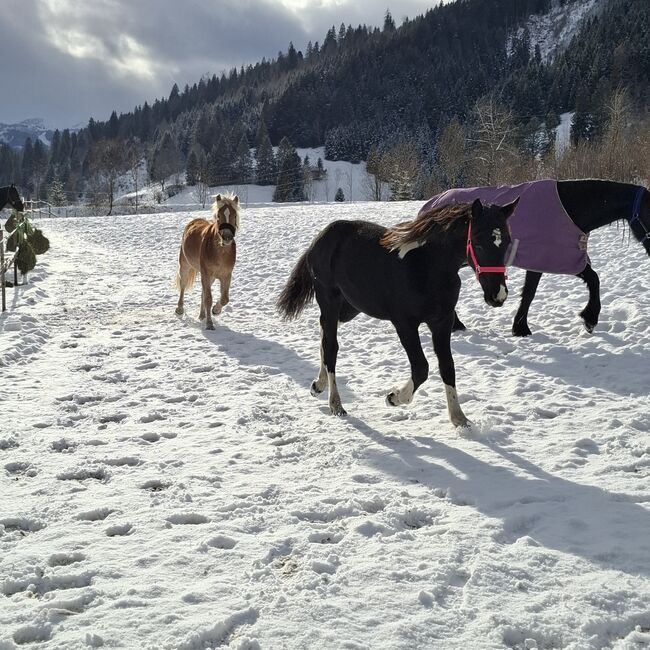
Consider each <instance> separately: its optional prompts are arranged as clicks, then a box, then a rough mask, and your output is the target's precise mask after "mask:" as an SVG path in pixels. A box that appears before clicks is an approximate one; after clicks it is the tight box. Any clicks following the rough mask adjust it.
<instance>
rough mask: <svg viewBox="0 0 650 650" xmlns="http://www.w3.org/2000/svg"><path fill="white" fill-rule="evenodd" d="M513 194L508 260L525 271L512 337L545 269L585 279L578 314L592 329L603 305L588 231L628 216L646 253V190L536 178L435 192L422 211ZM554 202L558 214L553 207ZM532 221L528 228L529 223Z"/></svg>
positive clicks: (649, 231)
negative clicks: (512, 249) (513, 243)
mask: <svg viewBox="0 0 650 650" xmlns="http://www.w3.org/2000/svg"><path fill="white" fill-rule="evenodd" d="M523 187H525V188H526V189H525V191H524V190H522V188H523ZM511 195H515V196H519V197H521V200H520V203H519V206H518V208H517V211H516V212H515V213H514V214H513V217H512V219H511V220H510V222H509V224H510V228H511V231H512V238H513V240H518V241H517V243H518V244H519V248H518V251H517V253H516V256H515V257H514V261H513V262H512V263H513V265H514V266H517V267H519V268H522V269H525V270H526V280H525V282H524V287H523V290H522V294H521V302H520V304H519V309H518V310H517V314H516V315H515V318H514V322H513V324H512V333H513V334H514V335H515V336H529V335H530V333H531V331H530V328H529V326H528V310H529V308H530V304H531V303H532V301H533V298H534V297H535V292H536V291H537V286H538V285H539V281H540V279H541V277H542V274H543V273H545V272H550V273H564V274H569V275H576V276H577V277H579V278H580V279H582V280H583V281H584V282H585V283H586V285H587V288H588V290H589V301H588V303H587V305H586V307H585V308H584V309H583V310H582V311H581V312H580V316H581V318H582V320H583V323H584V326H585V329H586V330H587V331H588V332H593V330H594V328H595V327H596V325H597V324H598V317H599V315H600V308H601V305H600V280H599V278H598V274H597V273H596V272H595V271H594V270H593V268H592V266H591V261H590V259H589V256H588V255H587V241H588V236H589V233H591V232H592V231H593V230H596V229H597V228H601V227H603V226H606V225H609V224H611V223H614V222H615V221H627V222H628V224H629V226H630V229H631V231H632V233H633V235H634V237H635V238H636V239H637V241H639V242H641V243H642V244H643V247H644V248H645V250H646V253H647V254H648V255H649V256H650V192H648V190H647V189H646V188H645V187H643V186H640V185H631V184H628V183H616V182H613V181H603V180H572V181H534V182H531V183H524V184H522V185H513V186H501V187H497V188H494V187H492V188H490V187H476V188H465V189H454V190H448V191H447V192H443V193H442V194H439V195H438V196H436V197H433V199H431V200H430V201H428V202H427V203H426V204H425V205H424V206H423V208H422V210H423V211H426V210H427V209H430V207H431V206H432V205H447V204H449V203H453V202H461V201H470V200H473V199H475V198H481V199H483V200H486V197H488V198H490V199H492V198H494V197H499V198H501V197H503V198H505V199H507V198H508V197H509V196H511ZM551 195H552V196H551ZM551 198H552V199H553V201H555V203H556V205H554V203H553V201H551V200H550V199H551ZM557 206H559V210H560V211H561V213H560V212H558V211H557ZM545 211H546V214H545ZM550 212H557V215H555V216H553V217H552V218H551V221H547V218H548V216H547V215H548V213H550ZM562 219H564V221H563V220H562ZM565 222H566V223H565ZM531 224H532V230H531V229H530V228H529V225H531ZM535 224H538V226H535ZM518 231H520V232H518ZM544 249H547V250H550V251H551V252H552V255H553V254H557V253H561V255H560V257H559V258H558V259H554V260H550V261H549V260H546V259H545V258H544V255H543V254H540V251H542V252H543V250H544ZM463 329H465V326H464V325H463V323H462V322H461V321H460V320H459V319H458V316H456V317H455V321H454V330H463Z"/></svg>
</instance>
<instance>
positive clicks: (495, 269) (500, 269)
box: [466, 219, 508, 280]
mask: <svg viewBox="0 0 650 650" xmlns="http://www.w3.org/2000/svg"><path fill="white" fill-rule="evenodd" d="M466 255H467V259H469V260H471V261H472V264H473V265H474V272H475V273H476V279H477V280H479V279H480V277H481V273H503V275H504V276H505V278H506V280H507V279H508V274H507V272H506V267H505V266H481V265H480V264H479V263H478V260H477V259H476V254H475V253H474V246H473V245H472V220H471V219H470V222H469V227H468V228H467V250H466Z"/></svg>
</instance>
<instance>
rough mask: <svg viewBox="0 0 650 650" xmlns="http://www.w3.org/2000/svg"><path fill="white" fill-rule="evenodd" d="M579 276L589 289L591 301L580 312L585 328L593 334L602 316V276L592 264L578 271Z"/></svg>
mask: <svg viewBox="0 0 650 650" xmlns="http://www.w3.org/2000/svg"><path fill="white" fill-rule="evenodd" d="M578 277H579V278H582V279H583V280H584V281H585V283H586V284H587V288H588V289H589V302H588V303H587V306H586V307H585V308H584V309H583V310H582V311H581V312H580V317H581V318H582V320H583V322H584V325H585V329H586V330H587V332H589V333H590V334H591V333H592V332H593V331H594V328H595V327H596V325H598V316H600V278H599V277H598V273H596V271H594V270H593V269H592V268H591V264H587V266H585V270H584V271H583V272H582V273H578Z"/></svg>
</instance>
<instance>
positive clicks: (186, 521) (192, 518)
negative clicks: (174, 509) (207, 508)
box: [167, 512, 210, 526]
mask: <svg viewBox="0 0 650 650" xmlns="http://www.w3.org/2000/svg"><path fill="white" fill-rule="evenodd" d="M167 521H168V522H169V523H170V524H173V525H174V526H178V525H184V526H187V525H190V526H194V525H197V524H207V523H208V522H209V521H210V520H209V519H208V518H207V517H206V516H205V515H200V514H198V513H196V512H185V513H179V514H175V515H170V516H169V517H167Z"/></svg>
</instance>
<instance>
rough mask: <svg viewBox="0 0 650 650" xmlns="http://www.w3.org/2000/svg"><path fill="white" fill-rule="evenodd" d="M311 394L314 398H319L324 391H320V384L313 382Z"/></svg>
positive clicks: (310, 389)
mask: <svg viewBox="0 0 650 650" xmlns="http://www.w3.org/2000/svg"><path fill="white" fill-rule="evenodd" d="M309 392H310V393H311V394H312V397H318V396H319V395H320V394H321V393H322V392H323V389H322V388H321V389H320V390H319V388H318V384H317V383H316V382H315V381H312V382H311V386H310V388H309Z"/></svg>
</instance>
